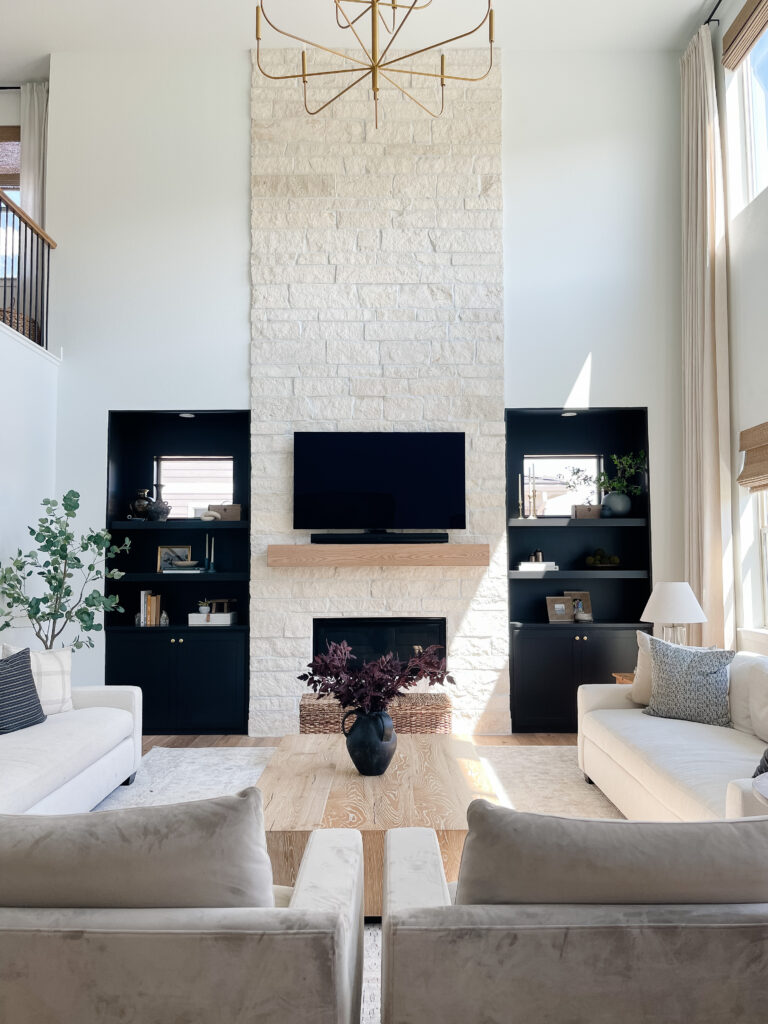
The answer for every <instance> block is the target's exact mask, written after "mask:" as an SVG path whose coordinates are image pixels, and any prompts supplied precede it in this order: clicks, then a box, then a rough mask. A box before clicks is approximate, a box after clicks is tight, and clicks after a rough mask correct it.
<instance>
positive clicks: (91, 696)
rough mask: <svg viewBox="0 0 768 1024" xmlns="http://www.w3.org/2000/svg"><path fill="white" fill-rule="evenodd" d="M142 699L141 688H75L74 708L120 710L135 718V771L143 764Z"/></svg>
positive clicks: (73, 692) (73, 691) (73, 690)
mask: <svg viewBox="0 0 768 1024" xmlns="http://www.w3.org/2000/svg"><path fill="white" fill-rule="evenodd" d="M142 698H143V693H142V691H141V687H140V686H73V687H72V706H73V707H74V708H75V710H76V711H79V710H80V709H81V708H119V709H120V710H121V711H127V712H128V713H129V714H131V715H132V716H133V743H134V771H135V770H136V769H137V768H138V767H139V764H140V762H141V727H142Z"/></svg>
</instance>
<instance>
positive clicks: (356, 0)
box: [344, 0, 432, 14]
mask: <svg viewBox="0 0 768 1024" xmlns="http://www.w3.org/2000/svg"><path fill="white" fill-rule="evenodd" d="M385 2H386V4H387V6H389V7H398V8H399V7H410V6H411V5H410V4H398V3H394V4H393V3H390V0H385ZM344 3H345V4H366V5H367V6H368V7H370V5H371V0H344ZM431 3H432V0H427V2H426V3H425V4H417V5H416V6H415V7H414V10H415V11H423V10H424V8H425V7H429V5H430V4H431ZM363 14H365V11H363Z"/></svg>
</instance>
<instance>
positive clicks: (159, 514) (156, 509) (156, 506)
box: [147, 484, 172, 523]
mask: <svg viewBox="0 0 768 1024" xmlns="http://www.w3.org/2000/svg"><path fill="white" fill-rule="evenodd" d="M155 493H156V494H157V497H156V498H155V499H154V501H150V503H149V505H148V506H147V519H149V521H150V522H151V523H165V522H167V521H168V516H169V515H170V514H171V508H172V506H171V505H169V504H168V502H167V501H163V488H162V485H161V484H156V485H155Z"/></svg>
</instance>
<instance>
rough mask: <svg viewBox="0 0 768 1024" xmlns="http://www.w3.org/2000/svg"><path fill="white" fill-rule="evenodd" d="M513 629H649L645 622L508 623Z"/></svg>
mask: <svg viewBox="0 0 768 1024" xmlns="http://www.w3.org/2000/svg"><path fill="white" fill-rule="evenodd" d="M510 626H511V627H512V628H513V629H534V630H541V631H542V632H548V631H549V630H550V629H577V630H579V631H581V630H582V629H642V630H643V631H645V630H647V629H648V628H649V625H648V623H647V622H510Z"/></svg>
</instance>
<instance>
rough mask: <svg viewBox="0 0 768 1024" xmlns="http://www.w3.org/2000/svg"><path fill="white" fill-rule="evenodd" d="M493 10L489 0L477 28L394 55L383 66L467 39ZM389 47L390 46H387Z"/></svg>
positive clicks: (477, 27)
mask: <svg viewBox="0 0 768 1024" xmlns="http://www.w3.org/2000/svg"><path fill="white" fill-rule="evenodd" d="M491 10H492V6H491V0H488V10H487V11H486V13H485V17H484V18H483V20H482V21H481V22H480V24H479V25H477V26H476V27H475V28H471V29H470V30H469V32H462V33H461V35H460V36H452V37H451V38H450V39H444V40H443V41H442V42H441V43H432V45H431V46H422V48H421V49H420V50H414V51H413V52H412V53H404V54H403V56H402V57H393V58H392V60H389V61H387V62H386V63H385V64H382V65H381V66H382V67H384V68H385V67H388V66H389V65H391V64H397V63H399V62H400V61H401V60H408V59H409V58H410V57H418V56H419V54H421V53H427V52H428V51H429V50H436V49H437V48H438V47H439V46H448V45H449V44H450V43H456V42H458V41H459V39H466V38H467V37H468V36H473V35H474V34H475V32H479V31H480V29H481V28H482V27H483V25H485V24H486V23H487V21H488V19H489V18H490V16H491ZM408 14H410V11H409V12H408ZM408 14H406V16H405V18H407V17H408ZM405 18H403V20H402V22H401V27H402V25H404V24H405ZM392 42H394V36H393V37H392V40H391V41H390V45H391V43H392ZM387 49H389V47H387ZM384 53H386V50H385V51H384ZM383 56H384V54H382V57H383Z"/></svg>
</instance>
